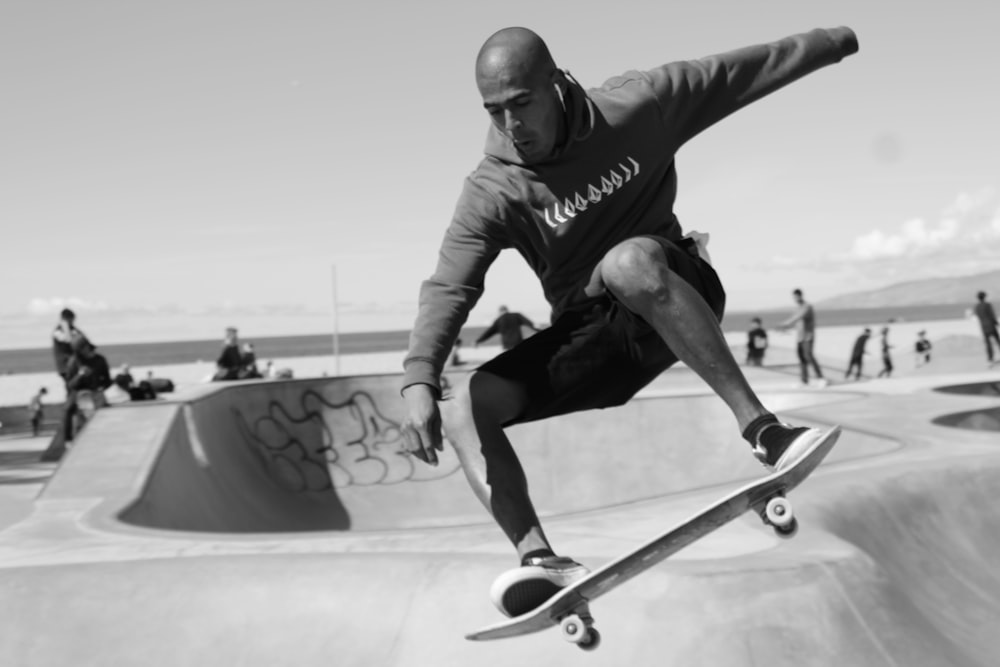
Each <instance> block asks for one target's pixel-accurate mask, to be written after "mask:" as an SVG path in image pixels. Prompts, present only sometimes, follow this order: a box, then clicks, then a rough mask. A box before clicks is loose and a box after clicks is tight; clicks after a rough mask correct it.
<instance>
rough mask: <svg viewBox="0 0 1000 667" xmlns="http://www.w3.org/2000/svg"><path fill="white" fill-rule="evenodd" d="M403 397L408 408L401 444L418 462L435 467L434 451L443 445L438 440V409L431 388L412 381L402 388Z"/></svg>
mask: <svg viewBox="0 0 1000 667" xmlns="http://www.w3.org/2000/svg"><path fill="white" fill-rule="evenodd" d="M403 398H404V399H405V400H406V408H407V409H406V419H405V420H404V421H403V426H402V434H403V447H404V449H405V451H406V452H408V453H410V454H413V455H414V456H416V457H417V458H419V459H420V460H421V461H423V462H425V463H429V464H430V465H432V466H436V465H437V464H438V457H437V452H439V451H441V450H443V449H444V444H443V443H442V442H441V412H440V410H439V409H438V404H437V397H436V396H435V393H434V388H433V387H431V386H430V385H426V384H413V385H410V386H409V387H407V388H406V389H404V390H403Z"/></svg>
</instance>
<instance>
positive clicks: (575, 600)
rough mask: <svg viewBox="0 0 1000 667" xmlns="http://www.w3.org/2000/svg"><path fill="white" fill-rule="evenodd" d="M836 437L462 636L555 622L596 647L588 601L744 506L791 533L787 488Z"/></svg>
mask: <svg viewBox="0 0 1000 667" xmlns="http://www.w3.org/2000/svg"><path fill="white" fill-rule="evenodd" d="M839 437H840V427H839V426H835V427H833V428H831V429H829V430H828V431H826V432H824V433H823V434H822V435H821V436H820V438H819V439H818V440H817V441H816V442H815V443H813V444H812V446H811V447H810V448H809V449H808V450H807V451H806V452H805V453H804V454H803V455H802V456H800V457H799V459H798V461H796V462H795V463H793V464H792V465H791V466H789V467H787V468H785V469H784V470H781V471H778V472H775V473H773V474H771V475H768V476H767V477H764V478H762V479H759V480H756V481H754V482H750V483H749V484H746V485H745V486H743V487H741V488H739V489H737V490H736V491H733V492H732V493H730V494H729V495H727V496H725V497H724V498H722V499H721V500H719V501H717V502H715V503H713V504H711V505H709V506H708V507H706V508H705V509H703V510H702V511H700V512H698V513H697V514H695V515H694V516H692V517H691V518H689V519H688V520H686V521H684V522H682V523H680V524H678V525H677V526H674V527H673V528H671V529H670V530H668V531H667V532H665V533H662V534H660V535H659V536H657V537H655V538H653V539H652V540H650V541H649V542H647V543H645V544H643V545H642V546H640V547H638V548H637V549H635V550H634V551H631V552H629V553H627V554H625V555H623V556H621V557H619V558H617V559H616V560H613V561H611V562H610V563H608V564H606V565H604V566H603V567H601V568H599V569H597V570H594V571H593V572H591V573H590V574H588V575H587V576H586V577H584V578H583V579H580V580H579V581H577V582H576V583H574V584H571V585H570V586H568V587H566V588H564V589H562V590H561V591H559V592H558V593H556V594H555V595H554V596H553V597H551V598H549V599H548V600H547V601H546V602H545V603H544V604H542V605H541V606H540V607H538V608H536V609H534V610H532V611H529V612H527V613H525V614H521V615H520V616H517V617H515V618H511V619H508V620H506V621H503V622H501V623H496V624H494V625H490V626H487V627H485V628H481V629H479V630H476V631H475V632H471V633H469V634H467V635H466V636H465V638H466V639H470V640H476V641H485V640H489V639H501V638H504V637H517V636H519V635H526V634H530V633H533V632H539V631H541V630H545V629H546V628H549V627H553V626H556V625H558V626H560V627H561V629H562V636H563V638H564V639H566V640H567V641H570V642H572V643H574V644H576V645H577V646H579V647H580V648H582V649H584V650H594V649H596V648H597V647H598V645H599V644H600V643H601V635H600V633H599V632H598V631H597V628H595V627H594V618H593V616H591V614H590V606H589V603H590V602H591V601H593V600H595V599H597V598H599V597H600V596H602V595H604V594H605V593H607V592H609V591H611V590H614V589H615V588H617V587H618V586H620V585H622V584H623V583H625V582H626V581H628V580H629V579H631V578H632V577H634V576H636V575H637V574H640V573H642V572H643V571H645V570H647V569H649V568H651V567H652V566H654V565H656V564H657V563H659V562H661V561H663V560H664V559H666V558H668V557H669V556H672V555H673V554H675V553H677V552H678V551H680V550H681V549H683V548H684V547H686V546H688V545H689V544H691V543H692V542H695V541H697V540H699V539H701V538H702V537H704V536H705V535H708V534H709V533H711V532H712V531H714V530H716V529H717V528H721V527H722V526H724V525H726V524H727V523H729V522H730V521H733V520H734V519H737V518H739V517H740V516H742V515H743V513H744V512H748V511H751V510H752V511H754V512H756V513H757V514H758V515H760V517H761V519H762V520H763V522H764V524H765V525H767V526H770V527H771V528H773V529H774V532H775V533H776V534H777V535H779V536H780V537H784V538H788V537H792V536H793V535H795V533H796V532H797V531H798V520H797V519H796V518H795V513H794V511H793V508H792V505H791V503H790V502H789V501H788V498H786V497H785V494H786V493H787V492H788V491H791V490H792V489H794V488H795V487H796V486H798V485H799V484H801V483H802V482H803V480H805V479H806V478H807V477H808V476H809V475H810V474H811V473H812V472H813V471H814V470H815V469H816V467H817V466H819V464H820V463H821V462H822V461H823V459H824V458H825V457H826V455H827V454H829V453H830V450H831V449H833V446H834V445H835V444H836V443H837V438H839Z"/></svg>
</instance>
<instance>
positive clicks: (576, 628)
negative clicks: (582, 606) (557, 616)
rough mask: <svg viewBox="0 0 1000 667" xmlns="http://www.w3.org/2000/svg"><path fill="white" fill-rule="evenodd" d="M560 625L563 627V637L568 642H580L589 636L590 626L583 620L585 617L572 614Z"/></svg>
mask: <svg viewBox="0 0 1000 667" xmlns="http://www.w3.org/2000/svg"><path fill="white" fill-rule="evenodd" d="M560 627H561V628H562V635H563V639H565V640H566V641H568V642H573V643H574V644H579V643H581V642H582V641H584V640H585V639H586V638H587V634H588V630H589V628H588V627H587V624H586V623H584V622H583V619H582V618H580V617H579V616H577V615H576V614H570V615H569V616H567V617H566V618H564V619H563V620H562V623H561V624H560Z"/></svg>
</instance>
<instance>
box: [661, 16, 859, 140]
mask: <svg viewBox="0 0 1000 667" xmlns="http://www.w3.org/2000/svg"><path fill="white" fill-rule="evenodd" d="M857 50H858V40H857V37H856V36H855V34H854V31H853V30H851V29H850V28H846V27H841V28H832V29H829V30H824V29H816V30H812V31H810V32H806V33H802V34H799V35H793V36H791V37H786V38H784V39H781V40H778V41H776V42H771V43H769V44H761V45H757V46H748V47H745V48H742V49H737V50H735V51H729V52H727V53H722V54H718V55H714V56H708V57H705V58H701V59H698V60H690V61H682V62H675V63H669V64H667V65H663V66H662V67H658V68H656V69H653V70H650V71H648V72H644V73H643V75H644V76H645V77H646V78H647V80H648V81H649V83H650V85H651V86H652V87H653V91H654V94H655V95H656V98H657V100H658V101H659V104H660V108H661V111H662V113H663V120H664V122H665V124H666V128H667V132H668V133H669V134H670V135H671V136H672V137H673V139H674V142H675V146H676V147H679V146H681V145H682V144H683V143H684V142H686V141H687V140H688V139H691V138H692V137H694V136H695V135H697V134H698V133H699V132H701V131H702V130H704V129H706V128H707V127H709V126H711V125H713V124H714V123H717V122H719V121H720V120H722V119H723V118H725V117H726V116H728V115H729V114H731V113H733V112H734V111H736V110H738V109H741V108H742V107H745V106H746V105H748V104H750V103H751V102H755V101H757V100H759V99H760V98H762V97H764V96H765V95H768V94H770V93H773V92H774V91H776V90H778V89H779V88H781V87H783V86H786V85H788V84H790V83H792V82H793V81H796V80H798V79H800V78H802V77H803V76H805V75H806V74H810V73H812V72H814V71H816V70H818V69H820V68H821V67H825V66H827V65H832V64H834V63H837V62H840V61H841V60H842V59H843V58H844V57H846V56H849V55H851V54H852V53H856V52H857Z"/></svg>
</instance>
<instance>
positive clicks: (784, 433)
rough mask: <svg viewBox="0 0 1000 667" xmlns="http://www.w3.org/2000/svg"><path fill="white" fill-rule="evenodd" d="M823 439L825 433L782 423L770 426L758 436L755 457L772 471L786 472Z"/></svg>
mask: <svg viewBox="0 0 1000 667" xmlns="http://www.w3.org/2000/svg"><path fill="white" fill-rule="evenodd" d="M821 437H823V431H821V430H819V429H818V428H808V427H806V426H789V425H788V424H783V423H781V422H775V423H773V424H768V425H767V426H765V427H764V428H763V430H762V431H761V432H760V434H759V435H758V436H757V444H756V445H754V446H753V455H754V456H755V457H757V460H758V461H760V462H761V463H763V464H764V465H765V466H767V467H768V468H770V469H771V470H773V471H775V472H777V471H779V470H784V469H785V468H787V467H789V466H790V465H792V464H793V463H795V462H796V461H798V460H799V458H800V457H801V456H802V455H803V454H805V453H806V452H807V451H809V448H810V447H812V446H813V444H815V443H816V441H817V440H819V439H820V438H821Z"/></svg>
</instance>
